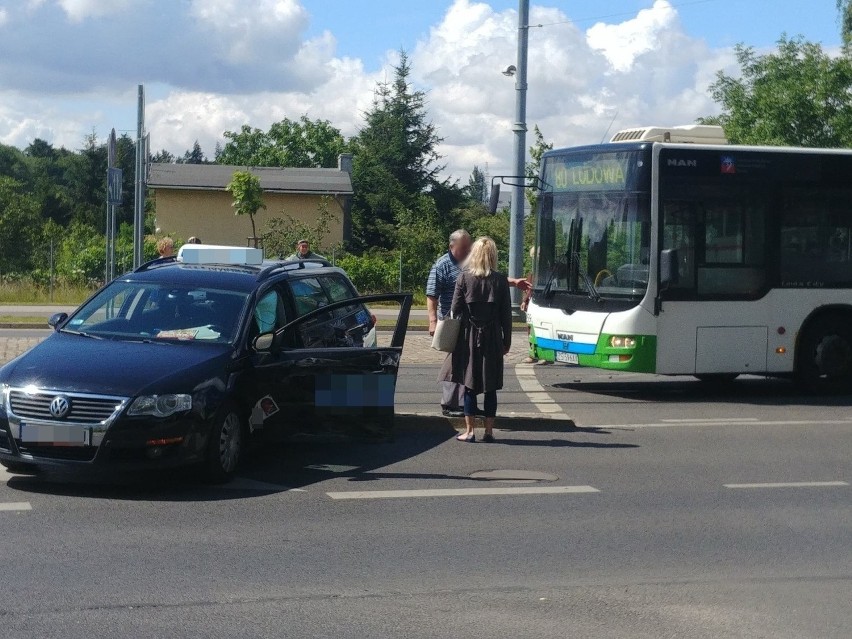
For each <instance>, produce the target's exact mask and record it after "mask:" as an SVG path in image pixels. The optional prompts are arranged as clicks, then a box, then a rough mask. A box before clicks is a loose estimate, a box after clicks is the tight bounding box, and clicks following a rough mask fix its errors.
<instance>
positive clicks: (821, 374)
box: [796, 315, 852, 393]
mask: <svg viewBox="0 0 852 639" xmlns="http://www.w3.org/2000/svg"><path fill="white" fill-rule="evenodd" d="M796 378H797V380H798V381H799V383H800V384H801V385H802V386H803V387H804V388H805V389H806V390H808V391H811V392H818V393H836V392H840V391H849V390H852V329H850V327H849V323H848V321H844V319H842V318H841V317H839V316H833V315H830V316H827V317H822V318H820V319H818V320H816V321H815V322H814V323H813V324H811V325H810V326H809V327H808V328H807V330H806V331H805V334H804V335H803V336H802V338H801V340H800V341H799V347H798V352H797V353H796Z"/></svg>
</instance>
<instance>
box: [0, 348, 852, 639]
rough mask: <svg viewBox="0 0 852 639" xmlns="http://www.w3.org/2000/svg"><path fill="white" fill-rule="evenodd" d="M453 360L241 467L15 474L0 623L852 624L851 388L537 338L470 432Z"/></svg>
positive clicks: (605, 632)
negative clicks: (683, 373) (388, 433)
mask: <svg viewBox="0 0 852 639" xmlns="http://www.w3.org/2000/svg"><path fill="white" fill-rule="evenodd" d="M437 368H438V364H437V363H436V362H435V361H432V360H429V359H428V358H426V357H425V356H424V357H422V358H414V360H412V361H409V362H408V363H407V364H406V365H405V367H404V369H403V371H402V374H401V377H400V380H399V386H398V394H397V400H398V406H397V410H398V413H399V414H400V416H399V417H398V436H397V438H396V441H395V442H393V443H389V444H357V443H356V444H348V445H324V446H323V445H304V444H302V445H291V446H289V447H281V448H272V449H264V450H262V451H261V450H258V451H255V452H254V454H253V455H252V457H251V459H250V460H249V463H248V464H247V466H246V468H245V469H244V471H243V473H242V477H241V478H240V479H238V480H237V481H236V482H234V484H232V485H230V486H226V487H209V486H205V485H203V484H199V483H197V482H195V481H193V480H192V478H191V477H174V476H165V477H158V478H150V477H149V478H146V479H144V480H140V481H138V482H136V483H133V484H130V485H122V486H74V485H56V484H47V483H44V482H40V481H38V480H33V479H28V478H20V477H16V478H9V476H8V475H6V476H5V477H3V476H0V533H2V537H0V544H2V545H0V549H2V550H0V589H2V597H0V637H3V638H4V639H6V638H8V639H17V638H19V637H34V638H35V637H38V638H45V637H62V638H63V639H70V638H75V637H80V638H83V637H86V638H89V637H101V636H126V637H223V638H225V637H227V638H232V637H410V638H420V637H441V638H443V637H559V638H563V637H595V638H597V637H600V638H604V637H605V638H619V637H625V638H626V637H630V638H634V637H648V638H651V637H653V638H655V639H656V638H659V637H697V638H703V637H708V638H710V637H712V638H717V637H772V638H787V637H790V638H797V639H798V638H810V637H814V638H816V637H819V638H824V637H837V638H844V639H845V638H848V637H850V636H852V609H850V605H849V602H850V601H852V488H850V486H849V484H850V483H852V462H850V459H852V415H850V411H849V405H850V402H852V397H848V396H844V397H832V398H808V397H804V396H801V395H799V394H797V392H796V391H795V389H794V388H793V387H792V386H791V385H790V384H789V383H786V382H783V381H781V382H779V381H767V380H762V379H757V378H755V379H746V380H742V382H738V383H736V384H734V385H733V386H731V387H727V388H713V387H707V386H705V385H703V384H701V383H699V382H696V381H692V380H689V379H680V378H678V379H659V378H655V377H643V376H627V375H610V374H604V373H601V372H599V371H591V370H580V369H569V368H565V367H555V366H535V367H533V366H529V365H523V364H521V365H515V364H514V363H513V364H512V365H511V366H509V367H508V368H507V371H506V383H507V384H506V389H505V390H504V392H502V393H501V396H500V401H501V409H500V410H501V414H503V415H508V417H506V418H504V419H502V420H501V422H500V424H499V426H500V428H501V429H500V430H499V431H498V432H497V436H498V443H496V444H482V443H477V444H461V443H458V442H456V441H455V440H454V439H453V435H454V434H455V432H456V431H455V430H454V427H455V426H458V425H459V424H458V421H457V420H447V419H444V418H442V417H438V416H435V412H436V410H435V409H436V400H437V385H436V383H435V381H434V380H435V376H436V373H437ZM480 432H481V431H480ZM494 470H500V471H505V472H504V473H503V474H502V475H501V476H503V477H504V478H505V477H509V478H510V480H509V481H506V480H503V481H500V480H495V479H488V478H482V477H477V476H472V475H474V474H475V473H477V471H494ZM486 477H488V474H487V473H486ZM524 478H526V481H520V480H522V479H524ZM512 479H513V480H512ZM492 493H496V494H492ZM4 508H5V510H4Z"/></svg>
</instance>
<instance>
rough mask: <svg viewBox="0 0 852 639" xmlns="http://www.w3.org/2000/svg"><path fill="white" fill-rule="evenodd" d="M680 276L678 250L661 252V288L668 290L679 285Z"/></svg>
mask: <svg viewBox="0 0 852 639" xmlns="http://www.w3.org/2000/svg"><path fill="white" fill-rule="evenodd" d="M678 276H679V269H678V259H677V249H663V250H662V251H661V252H660V286H661V288H667V287H669V286H671V285H672V284H677V282H678Z"/></svg>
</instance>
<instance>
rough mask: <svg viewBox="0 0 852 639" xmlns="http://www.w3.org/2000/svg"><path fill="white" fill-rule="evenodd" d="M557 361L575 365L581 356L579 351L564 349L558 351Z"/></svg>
mask: <svg viewBox="0 0 852 639" xmlns="http://www.w3.org/2000/svg"><path fill="white" fill-rule="evenodd" d="M556 361H557V362H562V363H563V364H574V365H575V366H576V365H577V364H579V363H580V356H579V355H577V353H564V352H562V351H556Z"/></svg>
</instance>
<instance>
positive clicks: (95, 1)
mask: <svg viewBox="0 0 852 639" xmlns="http://www.w3.org/2000/svg"><path fill="white" fill-rule="evenodd" d="M57 2H58V4H59V6H60V7H62V9H63V10H64V11H65V13H66V14H67V15H68V19H69V20H71V21H72V22H80V21H82V20H85V19H87V18H100V17H102V16H106V15H109V14H111V13H119V12H121V11H125V10H126V9H128V8H130V7H131V6H133V5H134V4H140V2H139V0H57ZM41 4H43V0H42V1H39V0H30V7H31V8H38V7H39V6H41Z"/></svg>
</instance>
